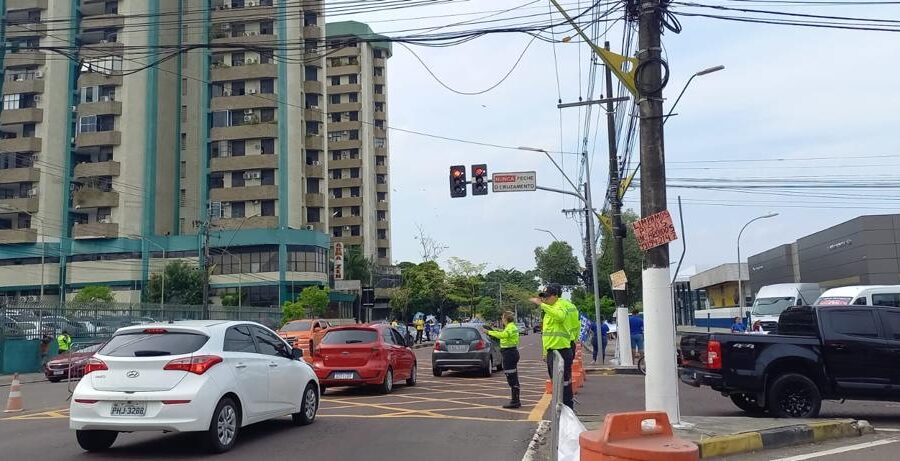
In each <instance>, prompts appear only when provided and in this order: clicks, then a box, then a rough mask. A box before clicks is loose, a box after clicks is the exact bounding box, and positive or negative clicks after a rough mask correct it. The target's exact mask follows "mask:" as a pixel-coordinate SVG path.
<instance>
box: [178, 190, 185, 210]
mask: <svg viewBox="0 0 900 461" xmlns="http://www.w3.org/2000/svg"><path fill="white" fill-rule="evenodd" d="M178 203H179V206H182V207H184V206H187V190H185V189H181V190H179V191H178Z"/></svg>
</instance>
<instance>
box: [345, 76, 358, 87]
mask: <svg viewBox="0 0 900 461" xmlns="http://www.w3.org/2000/svg"><path fill="white" fill-rule="evenodd" d="M347 79H348V81H349V82H350V84H351V85H355V84H357V83H359V76H357V75H356V74H350V75H348V76H347Z"/></svg>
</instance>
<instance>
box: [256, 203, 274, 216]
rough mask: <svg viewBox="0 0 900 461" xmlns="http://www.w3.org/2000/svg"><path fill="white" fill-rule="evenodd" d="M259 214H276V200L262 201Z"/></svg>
mask: <svg viewBox="0 0 900 461" xmlns="http://www.w3.org/2000/svg"><path fill="white" fill-rule="evenodd" d="M259 214H260V215H262V216H275V200H263V201H262V202H260V207H259Z"/></svg>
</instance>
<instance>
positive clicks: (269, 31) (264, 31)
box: [259, 21, 275, 35]
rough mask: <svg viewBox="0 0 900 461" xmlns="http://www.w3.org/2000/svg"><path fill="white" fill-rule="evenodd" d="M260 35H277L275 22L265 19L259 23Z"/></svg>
mask: <svg viewBox="0 0 900 461" xmlns="http://www.w3.org/2000/svg"><path fill="white" fill-rule="evenodd" d="M259 34H260V35H275V23H274V22H272V21H263V22H260V23H259Z"/></svg>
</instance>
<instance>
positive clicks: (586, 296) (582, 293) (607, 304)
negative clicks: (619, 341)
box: [572, 287, 616, 320]
mask: <svg viewBox="0 0 900 461" xmlns="http://www.w3.org/2000/svg"><path fill="white" fill-rule="evenodd" d="M572 304H574V305H575V307H577V308H578V312H581V313H582V314H584V315H586V316H587V317H588V318H589V319H591V320H594V319H595V318H596V312H595V311H594V295H593V294H591V292H590V291H588V290H585V289H584V288H581V287H578V288H576V289H574V290H572ZM615 313H616V302H615V301H613V299H612V298H610V297H609V296H603V297H602V298H600V316H601V317H603V318H604V319H606V320H609V319H611V318H613V316H615Z"/></svg>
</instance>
